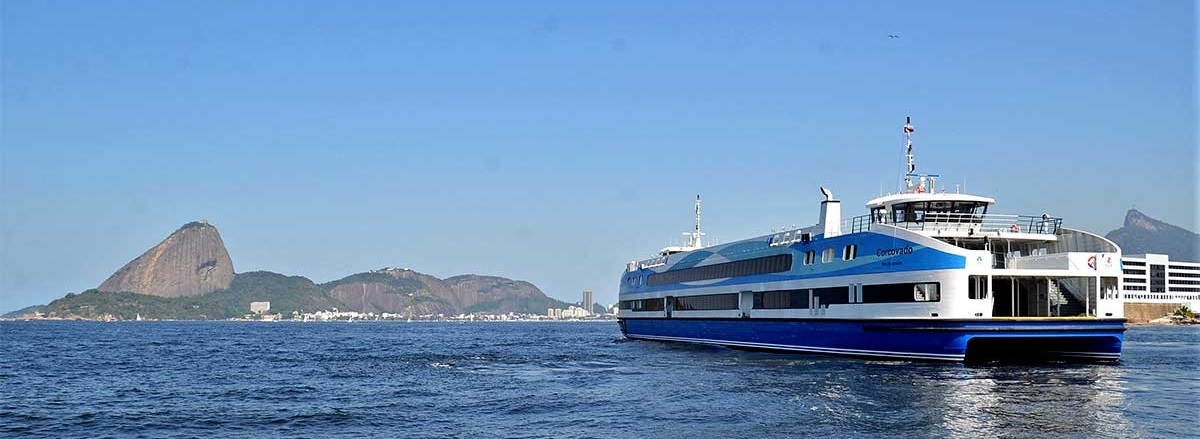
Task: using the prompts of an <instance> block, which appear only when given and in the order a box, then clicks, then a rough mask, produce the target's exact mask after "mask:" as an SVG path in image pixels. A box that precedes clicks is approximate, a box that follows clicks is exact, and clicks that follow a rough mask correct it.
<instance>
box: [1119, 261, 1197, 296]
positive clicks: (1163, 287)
mask: <svg viewBox="0 0 1200 439" xmlns="http://www.w3.org/2000/svg"><path fill="white" fill-rule="evenodd" d="M1121 271H1122V272H1123V273H1124V274H1123V275H1122V277H1121V293H1122V294H1121V296H1122V297H1121V298H1122V299H1123V300H1124V301H1125V302H1134V303H1182V304H1186V305H1187V306H1188V308H1191V309H1193V310H1197V309H1200V262H1180V261H1172V260H1170V257H1169V256H1167V255H1159V254H1153V253H1151V254H1144V255H1125V256H1122V257H1121Z"/></svg>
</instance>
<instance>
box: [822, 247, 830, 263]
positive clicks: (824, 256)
mask: <svg viewBox="0 0 1200 439" xmlns="http://www.w3.org/2000/svg"><path fill="white" fill-rule="evenodd" d="M830 262H833V249H832V248H827V249H825V251H823V252H821V263H823V264H827V263H830Z"/></svg>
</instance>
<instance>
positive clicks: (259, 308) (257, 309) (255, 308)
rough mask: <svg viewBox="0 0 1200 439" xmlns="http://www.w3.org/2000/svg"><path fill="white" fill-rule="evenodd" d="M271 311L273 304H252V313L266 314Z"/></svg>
mask: <svg viewBox="0 0 1200 439" xmlns="http://www.w3.org/2000/svg"><path fill="white" fill-rule="evenodd" d="M270 310H271V302H250V312H252V313H254V314H265V313H266V312H268V311H270Z"/></svg>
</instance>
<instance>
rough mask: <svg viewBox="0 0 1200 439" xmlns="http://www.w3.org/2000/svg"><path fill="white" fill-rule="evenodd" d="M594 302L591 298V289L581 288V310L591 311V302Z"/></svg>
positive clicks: (589, 312)
mask: <svg viewBox="0 0 1200 439" xmlns="http://www.w3.org/2000/svg"><path fill="white" fill-rule="evenodd" d="M593 303H596V302H595V301H594V300H592V290H583V303H582V305H583V310H584V311H586V312H587V313H588V314H591V313H592V304H593Z"/></svg>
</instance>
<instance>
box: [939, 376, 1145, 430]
mask: <svg viewBox="0 0 1200 439" xmlns="http://www.w3.org/2000/svg"><path fill="white" fill-rule="evenodd" d="M1122 374H1123V371H1122V369H1121V368H1120V367H1117V366H1112V365H1086V366H1070V365H1061V366H1059V367H1044V366H1043V367H1032V366H995V367H974V368H964V369H961V370H956V371H951V372H948V373H946V374H945V375H946V377H945V378H946V379H943V380H942V383H941V385H936V384H933V383H928V385H927V386H926V388H929V389H937V390H938V391H941V392H943V393H944V398H945V399H944V401H943V405H944V407H942V409H943V413H944V418H943V419H944V420H943V424H942V425H943V427H944V428H945V429H946V430H947V431H949V432H952V433H953V434H954V435H955V436H960V437H967V436H983V437H1001V436H1007V437H1012V436H1013V433H1014V432H1022V434H1023V435H1027V436H1029V437H1121V438H1125V437H1132V436H1135V431H1134V430H1133V428H1132V424H1131V423H1130V422H1129V420H1128V419H1126V417H1125V415H1124V414H1123V413H1122V412H1121V410H1120V408H1121V406H1122V403H1123V399H1124V397H1123V389H1122V387H1121V385H1122V384H1121V383H1122V381H1123V377H1122Z"/></svg>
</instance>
